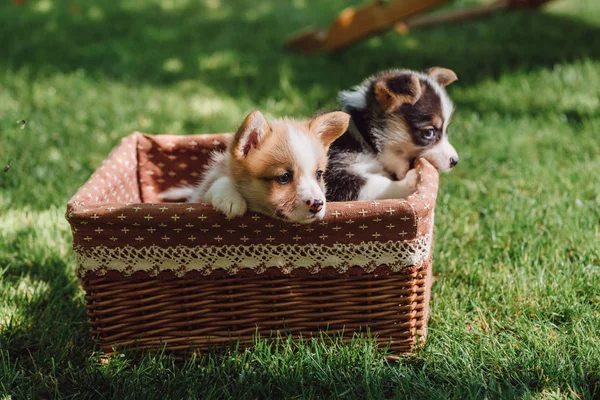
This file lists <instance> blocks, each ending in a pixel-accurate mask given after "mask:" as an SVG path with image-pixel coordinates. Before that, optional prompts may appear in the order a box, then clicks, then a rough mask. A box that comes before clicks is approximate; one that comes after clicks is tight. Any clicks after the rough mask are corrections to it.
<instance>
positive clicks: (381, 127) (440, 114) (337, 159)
mask: <svg viewBox="0 0 600 400" xmlns="http://www.w3.org/2000/svg"><path fill="white" fill-rule="evenodd" d="M455 80H457V77H456V74H455V73H454V72H453V71H451V70H449V69H446V68H439V67H434V68H430V69H428V70H427V71H425V72H424V73H421V72H416V71H410V70H391V71H385V72H382V73H379V74H377V75H374V76H372V77H370V78H367V79H366V80H365V81H364V82H363V83H362V84H360V85H358V86H356V87H355V88H353V89H351V90H348V91H343V92H340V94H339V100H340V102H341V104H342V107H343V111H345V112H347V113H348V114H350V116H351V122H350V125H349V127H348V130H347V131H346V132H345V133H344V134H343V135H342V136H341V137H340V138H339V139H337V140H336V141H335V142H333V144H332V145H331V147H330V149H329V163H328V168H327V172H326V181H327V200H329V201H351V200H378V199H394V198H403V197H407V196H409V195H410V194H411V193H413V192H414V190H415V186H416V173H415V171H414V169H411V164H412V163H413V161H414V160H415V159H416V158H418V157H424V158H425V159H427V160H428V161H429V162H431V163H432V164H433V165H434V166H435V167H436V168H437V169H438V170H440V171H448V170H450V169H451V168H452V167H454V166H455V165H456V164H457V163H458V154H457V153H456V150H455V149H454V147H452V145H451V144H450V142H449V141H448V125H449V124H450V121H451V119H452V114H453V112H454V107H453V105H452V102H451V101H450V98H449V97H448V94H447V93H446V90H445V88H444V87H445V86H447V85H449V84H450V83H452V82H454V81H455Z"/></svg>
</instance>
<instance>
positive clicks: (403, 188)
mask: <svg viewBox="0 0 600 400" xmlns="http://www.w3.org/2000/svg"><path fill="white" fill-rule="evenodd" d="M398 185H399V186H400V192H401V194H400V197H408V196H410V195H411V194H413V193H414V192H416V191H417V172H416V170H414V169H411V170H409V171H408V172H407V173H406V175H405V176H404V179H402V180H401V181H398Z"/></svg>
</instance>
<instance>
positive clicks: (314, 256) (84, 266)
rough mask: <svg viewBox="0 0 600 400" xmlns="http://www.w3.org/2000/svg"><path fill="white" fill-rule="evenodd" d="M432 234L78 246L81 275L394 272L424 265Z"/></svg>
mask: <svg viewBox="0 0 600 400" xmlns="http://www.w3.org/2000/svg"><path fill="white" fill-rule="evenodd" d="M430 249H431V235H423V236H420V237H418V238H417V239H414V240H412V241H388V242H363V243H360V244H335V245H317V244H310V245H293V244H287V245H268V244H261V245H251V246H242V245H238V246H195V247H187V246H176V247H159V246H149V247H141V248H137V247H132V246H124V247H114V248H111V247H105V246H97V247H89V248H85V247H81V246H77V247H75V253H76V255H77V261H78V265H79V269H78V273H79V276H83V275H84V274H85V273H86V272H88V271H94V272H95V273H96V274H98V275H104V274H106V272H107V271H109V270H117V271H120V272H121V273H123V274H124V275H126V276H129V275H131V274H133V273H134V272H137V271H145V272H147V273H148V274H149V275H151V276H156V275H158V274H159V273H160V272H162V271H172V272H173V273H175V274H176V275H177V276H184V275H185V274H186V273H187V272H189V271H200V272H201V273H202V274H203V275H209V274H210V273H211V272H213V271H214V270H217V269H223V270H225V271H227V272H228V273H229V274H235V273H236V272H238V271H239V270H240V269H243V268H251V269H253V270H254V271H255V272H256V273H262V272H264V271H265V270H266V269H267V268H270V267H278V268H280V269H281V271H283V272H284V273H290V272H291V271H293V270H294V269H297V268H306V269H308V270H309V272H310V273H313V274H315V273H318V272H319V271H320V270H321V269H322V268H327V267H333V268H335V269H336V271H338V272H340V273H341V272H345V271H347V270H348V268H349V267H352V266H358V267H362V268H363V269H364V270H365V272H372V271H373V270H375V268H377V267H378V266H381V265H385V266H387V267H389V268H391V269H392V270H393V271H399V270H400V269H402V268H403V267H407V266H411V265H419V264H421V263H422V262H423V261H424V260H426V259H427V258H428V257H429V254H430Z"/></svg>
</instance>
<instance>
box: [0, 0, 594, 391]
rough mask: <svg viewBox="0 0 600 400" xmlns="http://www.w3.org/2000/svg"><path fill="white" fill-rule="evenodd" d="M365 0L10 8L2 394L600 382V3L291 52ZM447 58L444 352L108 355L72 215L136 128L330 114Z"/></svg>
mask: <svg viewBox="0 0 600 400" xmlns="http://www.w3.org/2000/svg"><path fill="white" fill-rule="evenodd" d="M357 3H360V2H358V1H351V2H342V1H334V2H310V1H294V2H292V3H288V2H266V3H265V2H260V4H258V3H257V2H250V1H244V0H240V1H235V2H230V1H217V0H207V1H191V0H153V1H140V0H125V1H122V2H110V3H101V2H95V1H91V0H81V1H79V2H77V3H72V4H71V3H63V2H58V1H52V0H37V1H36V0H28V1H27V2H26V3H25V4H24V5H21V6H15V5H13V2H6V4H4V5H2V6H0V39H1V40H0V50H2V51H1V53H2V55H1V57H0V396H2V397H4V398H8V397H9V396H13V397H14V398H50V397H57V398H58V397H72V398H115V397H119V398H216V397H233V398H265V397H275V398H291V397H312V398H324V397H342V398H346V397H355V398H382V397H388V398H389V397H396V396H398V397H413V398H447V397H450V398H460V399H463V398H546V399H554V398H595V397H598V396H599V395H600V362H599V360H600V329H599V327H600V289H599V288H600V245H599V243H600V174H599V173H598V171H600V136H598V129H597V127H598V126H599V125H600V100H599V99H600V9H599V8H598V7H596V4H595V1H594V0H577V1H560V0H558V1H555V2H553V3H552V4H550V5H549V7H547V8H545V9H544V10H542V11H539V12H529V11H520V12H515V13H503V14H498V15H496V16H493V17H490V18H487V19H482V20H477V21H472V22H467V23H462V24H454V25H445V26H441V27H437V28H428V29H422V30H419V31H414V32H412V33H411V34H410V35H408V36H401V35H398V34H396V33H394V32H389V33H385V34H383V35H380V36H377V37H374V38H372V39H369V40H367V41H365V42H362V43H360V44H357V45H356V46H353V47H351V48H349V49H347V50H345V51H342V52H339V53H336V54H332V55H322V54H321V55H314V56H310V57H304V56H300V55H297V54H293V53H289V52H285V51H283V50H282V42H283V40H284V38H285V37H286V35H287V34H289V33H291V32H293V31H294V30H296V29H298V28H301V27H303V26H306V25H309V24H312V23H317V24H324V23H326V22H327V21H328V20H329V19H330V18H331V17H332V16H333V15H334V14H335V13H336V12H337V11H339V10H340V9H341V8H342V7H343V6H345V5H348V4H357ZM473 3H474V2H473V1H471V0H464V1H459V2H456V3H452V4H450V5H449V6H448V7H450V8H452V7H459V6H461V5H465V4H473ZM431 65H442V66H445V67H449V68H452V69H454V70H455V71H456V72H457V74H458V76H459V79H460V80H459V81H458V82H456V83H454V84H452V86H450V87H449V91H450V94H451V96H452V98H453V99H454V101H455V103H456V110H457V111H456V116H455V118H454V122H453V124H452V125H451V127H450V129H451V138H452V139H451V140H452V142H453V144H454V145H455V147H456V148H457V149H458V151H459V153H460V156H461V162H460V164H459V166H458V167H457V168H456V169H455V170H454V171H452V173H451V174H448V175H443V176H442V178H441V187H440V193H439V197H438V203H437V208H436V236H435V240H436V244H435V254H434V266H435V271H436V274H438V275H439V276H438V279H437V281H436V284H435V286H434V288H433V297H432V302H431V307H432V309H431V321H430V330H429V337H428V340H427V343H426V345H425V346H424V348H423V349H421V350H420V351H418V352H417V353H416V354H415V355H413V356H410V357H406V358H402V359H401V360H400V361H399V362H398V363H388V362H387V361H386V360H385V359H384V358H383V353H382V351H379V352H377V351H375V350H374V349H373V347H372V345H371V344H369V343H366V342H361V341H357V342H356V343H354V344H352V345H340V344H335V345H330V344H328V343H327V341H323V340H319V339H315V340H309V341H307V342H301V343H293V342H291V341H286V340H284V341H283V344H281V345H280V346H279V347H277V346H275V345H273V344H272V343H270V342H268V341H266V340H262V339H261V340H259V341H257V343H256V345H255V346H253V347H252V348H251V349H249V350H244V351H241V352H235V351H225V352H223V353H219V354H213V355H203V356H202V357H199V358H196V359H194V360H191V361H188V362H186V363H178V362H176V361H175V360H173V359H171V358H170V357H168V355H164V354H148V355H146V356H144V357H143V358H142V359H141V360H137V359H136V358H135V356H134V355H131V354H127V355H124V356H122V357H116V358H113V359H111V360H110V361H109V362H108V363H102V362H100V358H101V357H102V354H101V353H100V352H98V351H97V350H96V349H95V348H94V347H93V343H92V342H91V340H90V338H89V334H88V328H87V319H86V314H85V307H84V297H83V296H84V293H83V291H82V289H81V288H80V285H79V283H78V281H77V279H76V277H75V273H74V270H75V262H74V256H73V254H72V252H71V249H70V246H71V243H70V229H69V226H68V224H67V222H66V221H65V219H64V212H65V206H66V202H67V200H68V199H69V197H70V196H71V195H72V194H73V193H74V192H75V191H76V190H77V188H78V187H79V186H81V185H82V184H83V183H84V182H85V180H86V179H87V178H88V177H89V176H90V174H91V173H92V171H93V170H94V169H95V168H97V166H98V165H99V164H100V162H101V161H102V159H103V158H104V157H105V156H106V155H107V154H108V152H109V151H110V149H111V148H113V147H114V146H115V145H116V144H117V143H118V141H119V140H120V139H121V138H122V137H123V136H125V135H127V134H128V133H129V132H131V131H134V130H140V131H144V132H148V133H175V134H186V133H208V132H228V131H232V130H234V129H235V128H236V127H237V125H238V124H239V123H240V122H241V121H242V119H243V118H244V116H245V115H246V114H247V113H248V112H250V111H251V110H253V109H260V110H262V111H263V112H264V113H265V114H266V115H268V116H269V117H280V116H294V117H302V116H309V115H311V114H312V113H314V112H315V111H318V110H320V109H328V108H329V109H331V108H335V107H336V100H335V97H336V93H337V91H338V90H340V89H343V88H348V87H350V86H352V85H355V84H357V83H359V82H360V81H361V80H362V79H363V78H364V77H365V76H367V75H369V74H371V73H374V72H376V71H378V70H382V69H386V68H391V67H409V68H420V69H422V68H426V67H429V66H431ZM22 119H26V120H28V122H27V124H26V126H25V128H24V129H21V124H19V123H17V121H20V120H22ZM8 162H11V163H12V165H13V167H12V169H10V171H8V172H7V173H4V172H1V170H2V168H3V167H4V165H5V164H6V163H8Z"/></svg>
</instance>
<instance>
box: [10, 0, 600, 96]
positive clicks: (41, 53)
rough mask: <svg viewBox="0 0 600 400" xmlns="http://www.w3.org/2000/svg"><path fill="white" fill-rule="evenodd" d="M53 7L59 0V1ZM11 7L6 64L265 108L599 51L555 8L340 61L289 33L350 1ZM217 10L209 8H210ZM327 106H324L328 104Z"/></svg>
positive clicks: (495, 72)
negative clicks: (397, 81)
mask: <svg viewBox="0 0 600 400" xmlns="http://www.w3.org/2000/svg"><path fill="white" fill-rule="evenodd" d="M48 1H49V0H48ZM27 4H28V3H26V6H21V7H15V6H9V5H5V6H3V7H1V8H0V10H1V12H0V27H1V28H0V33H1V35H0V37H4V38H9V40H4V41H3V42H4V43H3V45H2V50H3V51H2V52H3V57H2V59H1V60H0V68H4V69H20V68H26V69H28V70H29V71H30V72H31V74H32V78H34V77H35V76H37V75H38V74H44V73H48V72H54V71H56V70H59V71H62V72H71V71H75V70H78V69H83V70H86V71H88V72H89V73H92V74H99V75H101V76H107V77H109V78H111V79H115V80H122V81H125V82H132V83H150V84H158V85H160V84H170V83H174V82H178V81H181V80H201V81H203V82H204V83H205V84H207V85H209V86H212V87H213V88H214V89H215V91H216V92H217V93H224V94H226V95H228V96H231V97H233V98H236V97H239V96H246V97H248V98H251V99H253V100H255V101H257V102H260V101H261V100H264V99H267V98H275V99H276V98H277V97H278V93H280V91H281V90H282V86H286V85H287V86H290V85H291V87H292V88H295V89H296V90H302V91H306V90H307V89H310V88H318V89H320V91H319V95H318V96H317V97H323V98H324V99H325V100H324V101H325V102H329V103H331V100H332V97H333V98H334V96H335V93H336V92H337V91H338V90H339V89H341V88H346V87H348V86H350V85H354V84H357V83H358V82H360V81H361V80H362V79H363V78H364V77H365V76H367V75H368V74H371V73H374V72H375V71H378V70H381V69H384V68H391V67H408V68H415V69H423V68H426V67H428V66H431V65H443V66H447V67H450V68H453V69H454V70H456V71H457V73H458V75H459V77H460V80H461V84H463V85H464V84H467V85H468V84H472V83H474V82H477V81H479V80H481V79H486V78H490V77H491V78H495V77H498V76H499V75H501V74H504V73H506V72H510V71H511V70H521V69H524V70H529V69H535V68H538V67H547V66H551V65H553V64H554V63H557V62H560V61H573V60H578V59H583V58H591V59H597V58H599V56H600V27H598V26H593V25H590V24H588V23H586V22H584V21H579V20H576V19H572V18H570V17H567V16H560V15H556V14H551V13H548V12H544V11H537V12H536V11H518V12H510V13H503V14H498V15H495V16H493V17H490V18H486V19H480V20H474V21H468V22H464V23H462V24H453V25H452V24H448V25H443V26H440V27H438V28H428V29H423V30H418V31H414V32H412V33H411V34H410V35H408V36H399V35H397V34H395V33H387V34H384V35H380V36H377V37H374V38H373V39H371V40H368V41H365V42H362V43H359V44H357V45H355V46H353V47H350V48H348V49H346V50H343V51H340V52H338V53H336V54H330V55H327V54H320V55H314V56H310V57H306V56H301V55H297V54H292V53H289V52H285V51H284V50H283V42H284V39H285V37H286V36H287V35H288V34H290V33H292V32H293V31H294V30H295V29H297V28H301V27H303V26H305V25H307V24H311V23H313V22H314V21H315V19H316V20H317V21H323V20H325V21H327V20H328V19H329V17H330V16H332V15H334V14H335V13H336V12H337V11H338V10H339V9H340V8H341V7H342V4H343V2H341V1H340V2H331V3H329V4H327V5H314V6H311V7H303V8H298V7H297V8H294V7H293V6H291V5H288V4H287V3H267V4H265V3H263V4H262V5H260V6H258V5H257V4H256V3H255V2H252V1H249V0H240V1H236V2H227V3H223V4H220V3H216V5H215V6H214V7H212V8H211V7H208V6H207V5H206V4H205V3H204V2H200V3H197V4H196V3H195V4H193V5H190V4H185V5H184V6H181V7H176V8H174V9H171V10H164V9H161V8H160V7H159V5H158V4H148V5H146V6H144V7H137V8H133V7H128V6H127V3H124V4H125V5H120V4H121V3H102V4H99V3H98V4H97V3H91V2H85V1H84V2H82V3H81V5H76V4H75V3H73V4H71V5H68V4H67V3H64V4H62V3H58V2H56V3H49V4H53V6H52V7H51V8H50V9H49V10H47V11H46V12H40V11H39V10H36V8H35V3H34V2H33V3H32V5H31V6H28V5H27ZM209 4H210V3H209ZM318 106H320V105H318V104H317V107H318Z"/></svg>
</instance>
